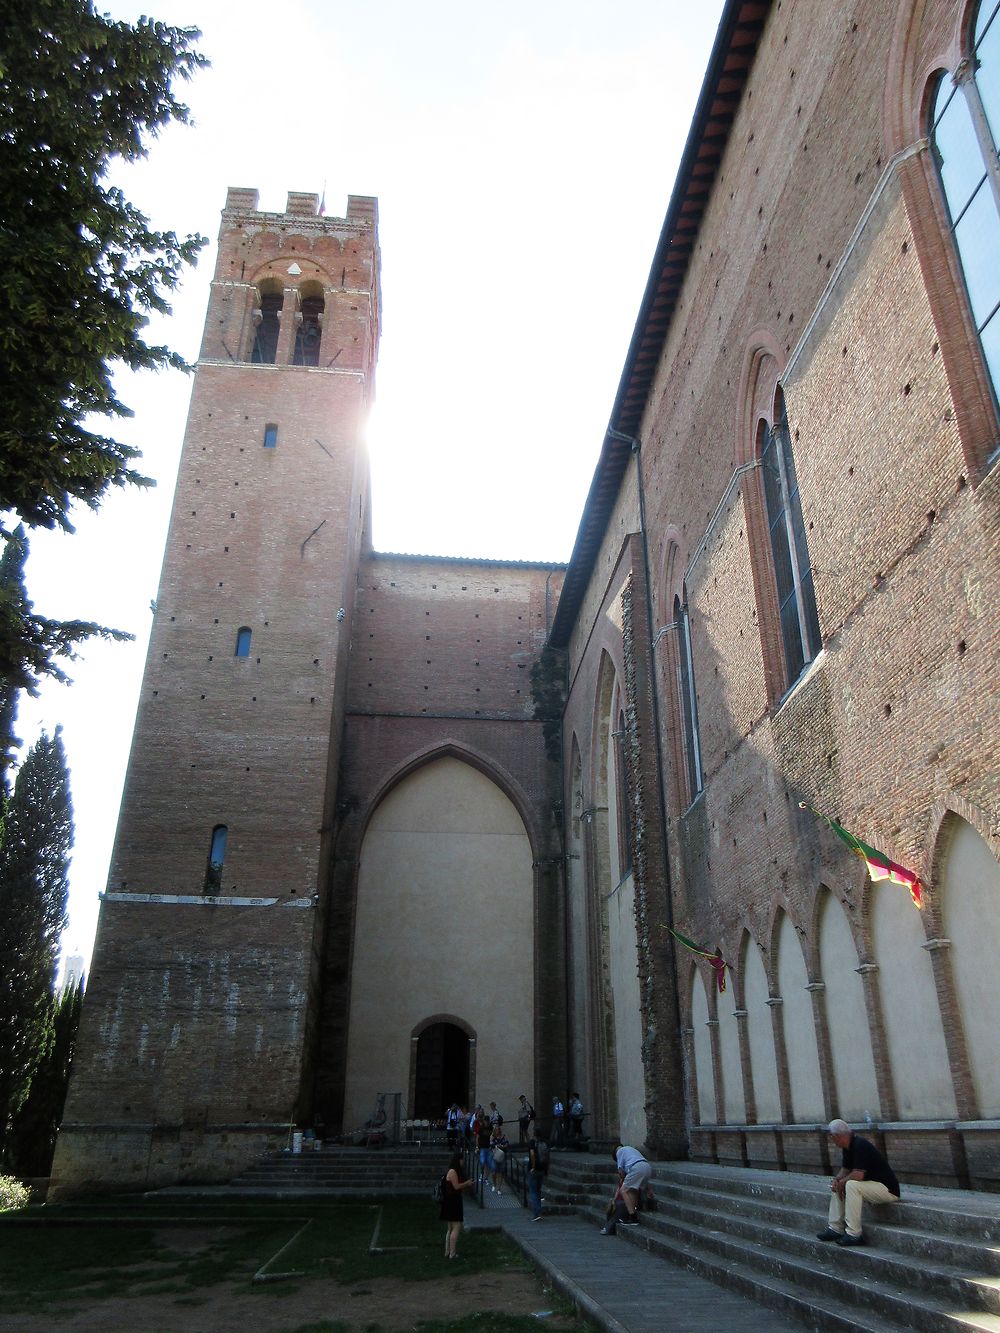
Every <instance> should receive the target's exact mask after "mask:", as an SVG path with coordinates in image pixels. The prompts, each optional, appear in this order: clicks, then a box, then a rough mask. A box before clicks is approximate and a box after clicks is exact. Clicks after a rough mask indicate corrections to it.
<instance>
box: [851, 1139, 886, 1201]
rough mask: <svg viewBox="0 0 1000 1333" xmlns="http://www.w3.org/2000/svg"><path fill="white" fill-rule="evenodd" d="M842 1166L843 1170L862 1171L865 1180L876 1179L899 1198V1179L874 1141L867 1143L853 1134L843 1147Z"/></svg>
mask: <svg viewBox="0 0 1000 1333" xmlns="http://www.w3.org/2000/svg"><path fill="white" fill-rule="evenodd" d="M843 1168H844V1170H845V1171H863V1172H864V1173H865V1180H877V1181H878V1182H879V1183H880V1184H882V1185H884V1186H885V1187H886V1189H887V1190H888V1191H889V1193H890V1194H895V1195H896V1197H897V1198H899V1181H898V1180H897V1179H896V1173H895V1172H894V1171H893V1169H892V1167H891V1166H890V1165H889V1163H888V1162H887V1161H886V1160H885V1158H884V1157H883V1156H882V1154H881V1153H880V1152H879V1150H878V1149H877V1148H876V1147H875V1145H874V1143H869V1142H868V1140H867V1139H863V1138H862V1137H861V1135H860V1134H855V1135H853V1136H852V1138H851V1141H850V1143H849V1144H848V1145H847V1147H846V1148H845V1149H844V1161H843Z"/></svg>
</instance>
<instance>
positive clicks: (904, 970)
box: [871, 883, 958, 1120]
mask: <svg viewBox="0 0 1000 1333" xmlns="http://www.w3.org/2000/svg"><path fill="white" fill-rule="evenodd" d="M871 894H872V904H871V919H872V947H873V949H874V953H875V961H876V962H877V963H878V967H879V972H878V977H879V990H880V993H881V996H882V1013H883V1015H884V1018H885V1031H886V1039H887V1041H888V1044H889V1063H890V1065H891V1066H892V1080H893V1087H894V1088H895V1090H896V1106H897V1110H898V1113H899V1117H900V1119H901V1120H937V1119H944V1120H952V1119H954V1117H955V1116H956V1115H957V1114H958V1108H957V1106H956V1104H955V1089H954V1086H953V1084H952V1081H951V1070H950V1067H949V1064H948V1051H947V1047H946V1046H945V1037H944V1025H943V1024H942V1022H941V1010H940V1007H939V1005H938V1000H937V991H936V990H935V988H934V970H933V966H932V964H931V960H930V956H929V954H928V952H927V950H926V949H924V948H922V947H921V946H922V945H923V944H924V943H925V942H926V937H925V935H924V930H923V924H922V921H921V916H920V913H919V912H918V911H917V909H916V908H915V907H914V905H913V902H912V900H911V898H910V895H909V894H908V893H907V891H906V889H904V888H901V887H900V886H899V885H898V884H891V883H886V884H873V885H872V886H871Z"/></svg>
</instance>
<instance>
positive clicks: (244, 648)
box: [234, 625, 253, 657]
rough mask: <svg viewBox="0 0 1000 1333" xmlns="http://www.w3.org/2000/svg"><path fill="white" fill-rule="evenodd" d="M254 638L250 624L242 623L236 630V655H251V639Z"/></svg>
mask: <svg viewBox="0 0 1000 1333" xmlns="http://www.w3.org/2000/svg"><path fill="white" fill-rule="evenodd" d="M252 638H253V630H251V628H250V626H249V625H241V626H240V627H239V629H238V630H237V631H236V652H235V654H234V656H235V657H249V656H250V641H251V639H252Z"/></svg>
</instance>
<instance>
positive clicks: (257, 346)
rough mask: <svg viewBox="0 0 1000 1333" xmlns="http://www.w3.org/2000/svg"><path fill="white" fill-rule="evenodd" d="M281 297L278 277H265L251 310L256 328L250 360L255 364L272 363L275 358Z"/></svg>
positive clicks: (276, 354)
mask: <svg viewBox="0 0 1000 1333" xmlns="http://www.w3.org/2000/svg"><path fill="white" fill-rule="evenodd" d="M283 299H284V293H283V291H282V287H281V283H280V282H279V281H278V279H277V278H265V279H264V281H263V282H262V283H261V284H260V288H259V304H258V305H257V307H256V309H255V310H254V312H253V314H254V323H255V324H256V329H255V332H254V340H253V350H252V352H251V354H250V360H251V361H252V362H253V363H254V364H256V365H273V364H274V362H275V361H276V360H277V356H278V333H279V332H280V329H281V303H282V300H283Z"/></svg>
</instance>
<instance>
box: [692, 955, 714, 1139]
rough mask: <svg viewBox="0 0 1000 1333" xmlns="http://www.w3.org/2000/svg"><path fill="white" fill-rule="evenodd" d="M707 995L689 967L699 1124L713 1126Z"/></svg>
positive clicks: (710, 1041)
mask: <svg viewBox="0 0 1000 1333" xmlns="http://www.w3.org/2000/svg"><path fill="white" fill-rule="evenodd" d="M708 1020H709V1014H708V998H707V996H706V995H705V983H704V982H703V981H702V979H701V977H700V976H699V974H698V969H697V968H692V969H691V1026H692V1027H693V1029H694V1043H693V1044H694V1069H695V1079H696V1082H697V1085H698V1123H699V1124H700V1125H714V1124H715V1123H716V1115H717V1112H716V1109H715V1078H714V1077H713V1074H712V1033H711V1029H710V1028H709V1026H708Z"/></svg>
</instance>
